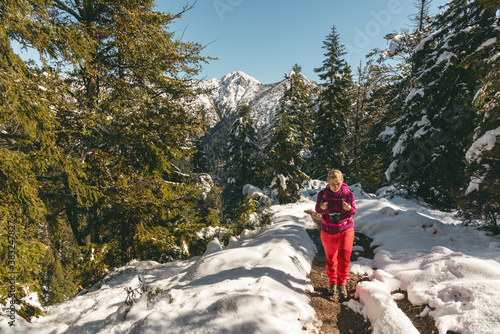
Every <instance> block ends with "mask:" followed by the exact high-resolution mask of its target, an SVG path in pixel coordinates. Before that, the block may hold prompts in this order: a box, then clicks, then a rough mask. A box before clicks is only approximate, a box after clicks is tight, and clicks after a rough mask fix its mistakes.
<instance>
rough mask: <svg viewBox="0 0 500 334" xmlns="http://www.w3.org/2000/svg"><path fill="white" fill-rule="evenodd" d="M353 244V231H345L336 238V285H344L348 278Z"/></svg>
mask: <svg viewBox="0 0 500 334" xmlns="http://www.w3.org/2000/svg"><path fill="white" fill-rule="evenodd" d="M353 244H354V229H353V228H350V229H348V230H345V231H344V232H342V233H341V234H340V235H339V238H338V248H339V250H338V253H337V282H338V283H337V284H340V285H345V284H346V283H347V279H348V278H349V265H350V264H351V253H352V245H353Z"/></svg>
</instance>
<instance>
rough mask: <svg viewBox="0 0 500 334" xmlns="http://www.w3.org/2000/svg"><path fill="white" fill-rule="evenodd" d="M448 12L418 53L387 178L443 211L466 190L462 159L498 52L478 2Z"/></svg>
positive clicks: (490, 12) (491, 15) (491, 19)
mask: <svg viewBox="0 0 500 334" xmlns="http://www.w3.org/2000/svg"><path fill="white" fill-rule="evenodd" d="M447 6H448V8H447V10H446V11H445V12H444V13H442V14H441V15H439V16H437V18H436V20H435V23H434V29H435V32H434V34H432V35H430V36H428V37H426V38H424V39H423V40H422V41H421V42H420V44H419V45H418V46H417V47H416V49H415V54H414V56H413V63H414V66H413V69H412V74H411V77H412V80H413V81H414V86H413V89H412V91H411V92H410V93H409V94H407V95H406V98H405V101H404V111H405V114H404V116H402V117H401V118H400V119H398V121H397V122H396V123H397V126H398V127H397V132H396V134H395V140H397V141H396V143H395V145H394V146H393V148H392V154H393V157H394V158H393V160H392V163H391V165H390V167H389V169H388V170H387V175H388V176H389V178H390V179H391V180H392V181H393V182H396V183H401V184H404V185H405V186H409V190H410V192H411V193H413V194H415V195H417V196H421V197H422V198H424V199H425V200H428V201H430V202H431V203H433V204H436V205H439V206H441V207H450V206H453V205H454V204H456V200H454V199H456V198H458V196H460V195H461V194H463V190H464V187H465V185H466V184H467V182H468V180H467V178H468V177H467V173H466V161H465V157H464V152H465V151H466V150H467V148H468V147H469V146H470V143H471V135H472V133H473V132H474V129H475V128H476V125H475V124H474V119H475V114H476V112H475V111H474V105H473V101H474V95H475V93H476V92H478V90H479V88H480V87H482V86H483V80H484V78H485V77H487V75H488V73H490V71H491V70H492V64H491V62H489V59H491V57H493V56H494V54H495V53H496V52H497V49H496V48H495V43H493V44H489V43H488V41H492V40H493V39H494V38H497V40H498V34H499V32H498V30H496V28H495V25H496V24H498V22H497V21H498V18H497V17H496V15H495V10H494V9H487V8H485V7H484V6H483V5H482V4H481V1H471V2H464V1H451V2H450V3H448V5H447ZM470 27H475V28H474V29H469V28H470ZM485 43H486V44H488V46H486V44H485ZM478 54H481V57H476V55H478Z"/></svg>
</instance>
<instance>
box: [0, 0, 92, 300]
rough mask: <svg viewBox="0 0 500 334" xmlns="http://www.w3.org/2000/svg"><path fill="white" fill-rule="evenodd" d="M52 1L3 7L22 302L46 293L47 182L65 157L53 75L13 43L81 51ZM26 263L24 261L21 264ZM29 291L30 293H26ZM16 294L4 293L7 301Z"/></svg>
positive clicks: (1, 87)
mask: <svg viewBox="0 0 500 334" xmlns="http://www.w3.org/2000/svg"><path fill="white" fill-rule="evenodd" d="M48 5H49V3H48V2H46V1H37V0H33V1H23V0H12V1H3V2H2V3H1V5H0V262H2V264H5V266H4V265H2V266H1V268H0V276H2V277H3V278H5V277H12V274H8V273H9V272H10V273H16V274H15V275H16V283H19V285H16V291H15V296H16V297H17V298H20V297H22V296H23V294H24V289H21V287H22V286H24V287H27V288H28V289H30V291H35V292H40V285H39V284H37V282H36V278H37V275H38V274H39V273H40V271H41V270H42V268H41V260H42V258H43V255H44V254H45V252H46V246H45V245H44V243H46V242H47V225H46V215H47V206H46V203H45V202H44V196H43V191H41V187H40V185H41V184H40V183H39V180H40V176H42V175H43V174H44V173H45V172H47V171H48V170H50V168H52V166H54V165H56V164H62V165H64V164H65V163H64V160H65V157H64V156H63V155H62V154H61V150H60V149H59V148H58V146H57V144H56V131H57V129H58V125H59V124H58V120H57V118H56V117H55V113H54V110H53V108H52V107H53V106H52V105H51V101H52V98H53V96H54V94H55V91H56V90H57V87H55V86H54V85H52V77H51V74H50V73H49V72H47V71H42V70H40V69H39V68H38V67H37V66H29V65H28V63H27V62H25V61H23V60H22V59H21V58H20V57H19V55H18V54H16V53H15V52H14V50H13V47H12V41H16V42H17V43H19V44H20V45H21V46H22V47H31V48H34V49H36V50H39V51H40V52H41V53H43V54H54V52H55V43H56V42H55V41H54V40H52V39H51V36H53V34H55V33H58V34H59V36H60V38H61V39H62V40H66V41H67V44H66V48H65V49H64V50H61V53H62V54H70V53H72V52H75V50H81V49H82V46H81V41H82V39H81V38H79V37H78V35H77V34H75V32H74V30H73V29H71V28H69V29H67V30H63V31H58V30H57V29H52V28H51V27H50V26H49V17H48V15H47V11H48ZM21 255H22V256H21ZM21 284H22V285H21ZM8 288H9V286H7V285H3V286H0V295H3V296H6V295H7V294H8V293H7V291H6V289H8Z"/></svg>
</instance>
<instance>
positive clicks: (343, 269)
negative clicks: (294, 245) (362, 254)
mask: <svg viewBox="0 0 500 334" xmlns="http://www.w3.org/2000/svg"><path fill="white" fill-rule="evenodd" d="M326 181H327V183H328V185H327V186H326V188H325V189H323V190H321V191H320V192H319V193H318V198H317V201H316V208H315V209H316V212H317V213H319V214H321V241H322V242H323V247H324V249H325V255H326V274H327V276H328V283H329V288H328V294H329V295H331V296H339V295H340V296H339V300H340V301H345V300H346V299H347V297H348V296H347V291H346V288H345V285H346V283H347V279H348V278H349V264H350V263H351V253H352V245H353V243H354V220H353V219H352V216H354V215H355V214H356V212H357V209H356V204H355V203H354V195H353V193H352V192H351V191H350V190H349V187H348V186H347V184H345V183H343V182H344V176H343V175H342V172H341V171H339V170H337V169H333V170H331V171H330V173H328V178H327V180H326Z"/></svg>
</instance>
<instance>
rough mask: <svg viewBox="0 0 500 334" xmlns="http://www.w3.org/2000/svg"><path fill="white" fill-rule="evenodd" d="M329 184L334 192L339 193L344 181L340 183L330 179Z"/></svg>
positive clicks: (337, 180)
mask: <svg viewBox="0 0 500 334" xmlns="http://www.w3.org/2000/svg"><path fill="white" fill-rule="evenodd" d="M327 182H328V185H329V186H330V190H331V191H333V192H337V191H339V190H340V187H341V186H342V181H340V180H339V179H328V180H327Z"/></svg>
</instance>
